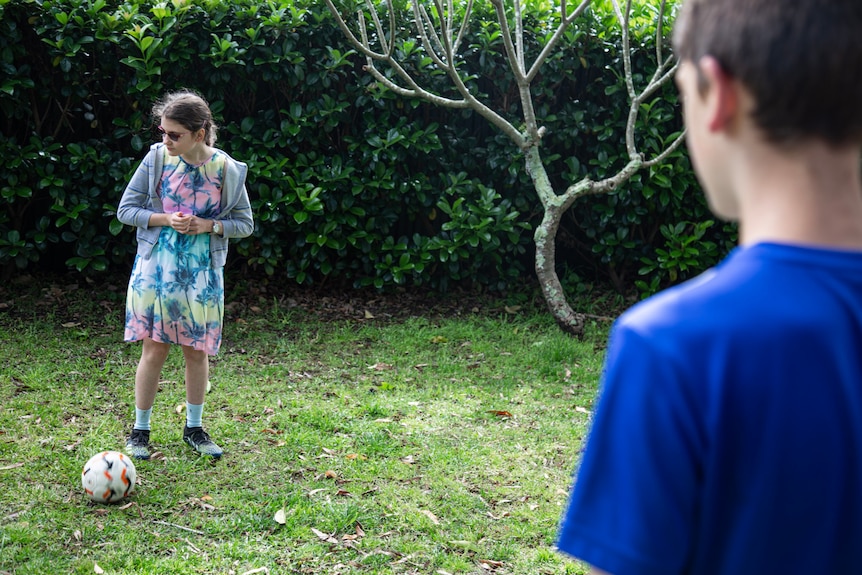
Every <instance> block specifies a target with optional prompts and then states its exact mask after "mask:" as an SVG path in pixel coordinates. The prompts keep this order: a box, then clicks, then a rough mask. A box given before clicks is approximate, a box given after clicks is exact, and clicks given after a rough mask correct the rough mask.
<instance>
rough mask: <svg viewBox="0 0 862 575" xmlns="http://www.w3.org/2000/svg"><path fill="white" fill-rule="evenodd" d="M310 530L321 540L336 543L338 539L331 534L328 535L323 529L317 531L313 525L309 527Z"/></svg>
mask: <svg viewBox="0 0 862 575" xmlns="http://www.w3.org/2000/svg"><path fill="white" fill-rule="evenodd" d="M311 532H312V533H314V534H315V535H317V538H318V539H320V540H321V541H326V542H327V543H338V539H336V538H335V537H333V536H332V535H330V534H328V533H324V532H323V531H319V530H317V529H315V528H314V527H312V528H311Z"/></svg>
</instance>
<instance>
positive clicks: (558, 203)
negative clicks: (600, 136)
mask: <svg viewBox="0 0 862 575" xmlns="http://www.w3.org/2000/svg"><path fill="white" fill-rule="evenodd" d="M324 1H325V2H326V5H327V7H328V8H329V10H330V11H331V12H332V14H333V16H334V17H335V19H336V21H337V22H338V26H339V27H340V28H341V30H342V32H343V33H344V34H345V36H346V37H347V38H348V39H349V41H350V43H351V44H353V46H354V47H355V48H356V49H357V50H358V51H359V52H360V53H361V54H363V55H364V56H365V58H366V65H365V67H364V69H365V70H366V71H367V72H368V73H369V74H371V75H372V76H373V77H374V78H375V79H376V80H377V81H378V82H379V83H380V84H382V85H383V86H385V87H386V88H388V89H389V90H392V91H393V92H395V93H396V94H400V95H402V96H405V97H410V98H421V99H423V100H426V101H428V102H431V103H433V104H437V105H439V106H445V107H449V108H469V109H471V110H473V111H475V112H477V113H478V114H480V115H481V116H482V117H484V118H485V119H486V120H488V121H489V122H490V123H491V124H493V125H494V126H496V127H497V128H499V129H500V130H501V131H502V132H503V133H504V134H506V135H507V136H508V137H509V138H510V139H511V140H512V142H514V143H515V145H517V146H518V148H519V149H520V150H521V152H522V153H523V154H524V157H525V159H526V170H527V173H528V174H529V176H530V178H531V179H532V181H533V186H534V188H535V191H536V193H537V194H538V196H539V200H540V201H541V203H542V207H543V209H544V215H543V218H542V222H541V223H540V224H539V226H538V227H537V228H536V231H535V234H534V240H535V243H536V258H535V267H536V274H537V276H538V278H539V283H540V285H541V288H542V293H543V295H544V297H545V301H546V302H547V305H548V309H549V310H550V312H551V314H552V315H553V317H554V318H555V319H556V321H557V323H558V324H559V325H560V327H561V328H562V329H563V330H564V331H566V332H568V333H571V334H573V335H578V336H580V335H581V334H582V333H583V328H584V315H583V314H580V313H576V312H575V311H574V310H572V308H571V306H570V305H569V303H568V301H567V300H566V296H565V293H564V291H563V287H562V284H561V283H560V279H559V277H558V276H557V272H556V269H555V263H556V248H555V238H556V234H557V230H558V228H559V225H560V221H561V219H562V216H563V214H564V213H565V212H566V210H568V209H569V207H571V205H572V204H573V203H574V202H575V200H577V199H578V198H580V197H583V196H586V195H590V194H601V193H605V192H609V191H611V190H614V189H615V188H617V187H618V186H620V185H621V184H623V183H624V182H626V181H627V180H628V179H629V178H631V177H632V176H633V175H634V174H635V173H637V172H638V171H639V170H641V169H644V168H648V167H649V166H652V165H654V164H657V163H659V162H661V161H662V160H664V159H665V157H667V156H668V155H669V154H670V153H671V152H673V151H674V150H675V149H676V148H677V147H678V146H679V145H680V143H681V142H682V139H683V135H682V134H681V135H680V136H679V137H678V138H676V139H675V140H674V141H673V142H672V143H671V144H670V146H668V147H667V148H666V149H665V150H664V151H663V152H661V153H660V154H658V155H657V156H656V157H654V158H651V159H645V158H644V157H643V155H642V154H641V153H640V152H639V150H638V146H637V141H636V139H635V125H636V123H637V119H638V112H639V110H640V108H641V105H642V104H643V103H645V102H648V101H649V99H650V98H651V97H653V96H654V95H655V93H656V91H657V90H658V89H659V88H660V87H661V86H662V85H664V84H665V83H666V82H668V81H669V80H670V79H671V78H672V77H673V74H674V73H675V71H676V68H677V65H678V62H677V61H676V59H675V58H674V57H673V55H670V54H668V55H665V54H664V53H663V50H662V46H663V37H662V30H663V18H664V16H665V12H666V9H667V0H661V5H660V7H659V10H658V15H657V25H656V41H655V50H656V53H655V64H656V69H655V72H654V74H653V75H652V77H651V78H650V79H649V81H648V82H647V83H646V85H645V86H643V87H637V86H635V81H634V77H633V74H632V50H631V47H630V45H629V44H630V26H629V18H630V14H631V5H632V0H627V1H626V2H625V5H622V4H621V3H620V0H612V3H613V7H614V12H615V14H616V18H617V21H618V23H619V25H620V26H621V40H622V60H623V74H624V78H625V85H626V90H627V93H628V99H629V104H630V107H629V113H628V120H627V123H626V133H625V140H626V151H627V153H628V163H627V164H626V165H625V166H623V167H622V168H621V169H620V170H619V171H618V172H617V173H616V174H614V175H613V176H610V177H607V178H604V179H601V180H598V181H594V180H592V179H590V178H585V179H583V180H580V181H578V182H576V183H574V184H572V185H570V186H569V187H568V188H566V189H565V190H564V191H563V192H562V193H557V192H556V191H555V190H554V188H553V185H552V184H551V181H550V179H549V178H548V174H547V171H546V169H545V165H544V163H543V161H542V156H541V153H540V146H541V143H542V136H543V134H544V132H545V129H544V127H543V126H541V125H540V120H539V119H538V118H536V112H535V108H534V106H533V97H532V94H531V89H530V87H531V85H532V83H533V81H534V80H535V78H536V76H537V74H538V73H539V70H540V69H541V67H542V64H543V63H544V62H545V61H546V60H547V58H548V56H549V55H550V54H552V53H553V52H554V51H555V50H556V49H557V48H558V47H559V45H560V43H561V41H562V39H563V37H564V33H565V32H566V30H567V29H568V27H569V26H571V25H572V24H573V23H574V22H575V20H577V18H578V17H579V16H581V15H582V14H583V12H584V10H586V9H587V7H588V6H589V4H590V0H583V1H582V2H581V3H580V4H579V5H578V6H577V7H576V8H574V10H572V11H569V6H568V3H567V0H562V1H561V2H560V9H559V22H558V24H557V27H556V29H555V31H554V32H553V34H552V35H551V36H550V40H548V41H547V43H546V44H545V45H544V46H543V47H542V49H541V51H540V52H539V54H538V56H536V58H535V59H534V60H533V62H532V63H530V64H529V66H528V63H527V61H526V49H525V44H524V25H523V13H522V1H523V0H511V6H509V5H508V4H509V3H510V0H489V1H490V3H491V4H492V5H493V7H494V10H495V13H496V16H497V24H498V26H499V31H500V34H501V37H502V39H503V43H504V46H505V50H506V58H507V60H508V62H509V65H510V67H511V70H512V74H513V76H514V79H515V82H516V84H517V88H518V93H519V96H520V104H521V106H520V107H521V113H522V116H523V118H522V119H523V123H521V122H519V124H520V126H521V127H520V128H516V127H515V125H513V123H512V122H510V121H508V120H507V119H505V118H504V117H502V116H501V115H500V114H499V113H497V112H496V111H494V110H493V109H491V108H490V107H489V106H488V105H487V104H486V103H485V102H483V101H482V100H480V99H479V98H477V97H476V96H475V95H474V94H473V93H471V91H470V90H469V89H468V86H467V79H466V78H467V74H466V72H465V71H464V70H463V69H462V68H459V66H458V63H459V61H460V60H461V58H460V56H459V50H460V48H461V43H462V41H463V39H464V35H465V32H466V30H467V27H468V25H469V23H470V18H471V15H472V9H473V0H462V1H461V2H460V3H459V5H458V6H455V5H453V1H454V0H424V2H423V0H410V5H411V7H412V15H413V25H414V27H415V31H416V33H417V34H418V37H419V38H420V39H421V43H422V48H423V49H424V53H425V55H427V57H429V58H430V59H431V62H433V65H434V66H436V68H437V69H439V70H442V71H444V72H445V73H446V75H447V76H448V78H449V81H450V82H451V84H452V86H453V87H454V88H455V90H456V92H457V96H456V97H447V96H443V95H440V94H438V93H435V92H434V91H433V90H432V89H430V88H428V87H423V86H422V85H421V84H420V82H421V81H422V79H421V78H418V77H414V75H413V74H411V73H410V72H409V71H408V69H407V67H405V63H404V62H399V60H398V59H397V58H396V56H395V54H396V50H395V48H396V37H397V27H396V16H395V8H394V7H393V6H392V0H385V2H386V10H385V11H383V10H380V11H378V9H377V8H376V7H375V5H374V3H373V2H372V0H365V5H364V9H363V8H362V6H361V3H360V7H359V9H358V10H357V11H356V23H355V24H356V28H357V30H358V36H357V34H356V33H354V32H353V30H351V28H350V26H348V24H347V22H346V21H345V19H344V17H343V16H342V15H341V13H340V12H339V10H338V9H337V8H336V6H335V5H334V4H333V2H332V0H324ZM465 3H466V5H464V4H465ZM386 12H388V29H386V28H384V24H383V21H384V18H381V14H382V13H383V14H385V13H386ZM459 14H460V22H456V18H459ZM369 18H370V20H371V26H370V29H369V22H368V19H369ZM378 65H383V66H388V67H389V68H390V69H391V71H392V72H394V73H393V74H391V75H390V76H387V75H386V74H384V73H383V72H381V70H380V69H378V67H377V66H378ZM426 81H427V79H426ZM426 83H427V82H426Z"/></svg>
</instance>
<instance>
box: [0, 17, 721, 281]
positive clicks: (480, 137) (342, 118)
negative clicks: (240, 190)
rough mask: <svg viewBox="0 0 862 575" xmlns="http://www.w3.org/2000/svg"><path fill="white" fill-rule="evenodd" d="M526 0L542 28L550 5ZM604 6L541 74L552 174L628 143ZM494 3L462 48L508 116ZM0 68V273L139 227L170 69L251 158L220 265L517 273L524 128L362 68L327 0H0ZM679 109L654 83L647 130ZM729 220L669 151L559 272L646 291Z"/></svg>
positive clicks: (596, 219) (351, 272)
mask: <svg viewBox="0 0 862 575" xmlns="http://www.w3.org/2000/svg"><path fill="white" fill-rule="evenodd" d="M637 4H639V5H640V7H639V8H638V10H640V11H641V14H640V16H641V17H640V18H639V19H638V18H635V20H634V22H635V23H636V26H639V28H638V29H637V30H636V37H637V38H638V42H637V44H636V45H635V47H634V50H636V57H635V62H636V65H638V66H640V67H643V68H644V69H645V68H646V66H647V61H646V55H648V54H649V53H650V52H651V50H652V47H653V44H652V42H654V41H655V40H654V36H653V33H652V30H651V29H650V26H649V24H648V22H650V21H651V19H650V18H648V16H650V10H651V9H652V8H651V6H650V4H649V3H637ZM486 8H487V10H490V8H489V7H486ZM527 8H528V9H527V15H526V18H525V25H526V26H527V29H528V31H529V35H528V36H529V39H530V42H532V43H533V44H534V45H535V46H536V49H537V50H538V49H540V48H541V46H542V43H543V42H544V40H545V38H546V32H547V29H548V21H547V18H548V14H549V13H548V10H549V8H548V7H547V6H544V3H542V2H533V3H528V7H527ZM479 12H480V13H481V10H480V11H479ZM489 14H490V12H489ZM609 16H610V14H609V13H608V11H607V9H606V8H603V7H602V4H601V3H598V5H597V6H596V7H595V9H594V10H592V11H589V12H588V13H587V14H586V15H585V16H584V18H583V19H582V21H581V22H580V23H578V25H577V26H576V27H574V28H572V29H571V30H570V32H569V34H568V36H567V38H566V41H565V43H564V46H563V47H562V49H561V50H559V51H558V53H557V54H555V55H554V56H553V57H552V58H551V59H550V60H549V61H548V62H547V63H546V65H545V67H544V68H543V70H542V76H541V78H540V79H539V81H537V82H536V88H537V89H536V93H535V98H536V101H537V104H538V105H537V113H538V114H539V115H540V117H541V118H543V123H544V125H545V126H546V127H547V130H548V132H547V136H546V137H545V142H544V145H545V151H544V152H543V154H544V157H545V159H546V164H547V165H548V167H549V173H550V176H551V177H552V178H553V179H556V180H557V183H559V184H560V186H561V187H562V185H563V184H566V183H571V182H573V181H575V180H577V179H580V178H583V177H585V176H594V177H599V176H602V175H603V174H605V173H607V172H609V171H611V170H613V169H614V168H615V167H616V166H618V165H620V164H621V163H624V161H625V157H624V156H625V145H624V134H623V127H624V124H625V118H624V117H623V110H625V109H626V106H625V94H624V90H623V85H622V80H621V78H620V77H619V76H618V75H617V73H616V72H615V70H619V69H620V66H619V62H618V59H619V45H618V44H619V43H618V42H617V41H616V39H617V35H616V32H615V31H614V29H613V25H612V20H611V19H610V18H609ZM405 17H406V16H405ZM491 21H492V20H491V19H490V18H476V19H475V20H474V22H473V25H472V27H471V29H470V30H469V36H468V38H467V40H465V42H466V45H468V46H469V47H470V49H469V51H468V52H467V54H466V59H467V61H466V62H465V64H464V65H465V66H470V67H471V69H474V70H476V73H475V80H474V82H475V89H476V90H479V91H481V92H482V93H483V94H487V95H488V97H489V98H490V99H491V101H492V102H494V104H495V109H497V110H499V111H500V112H501V113H502V114H510V115H512V116H513V117H514V115H515V114H514V112H515V109H514V108H513V107H514V106H516V105H517V98H516V97H515V96H516V95H515V94H513V93H512V86H513V83H512V82H511V78H510V76H509V71H508V69H507V67H506V65H505V64H504V60H503V48H502V45H501V40H500V37H499V34H498V33H497V31H496V30H495V29H494V27H493V26H492V25H491V24H490V22H491ZM638 22H640V24H638ZM405 25H406V23H405ZM401 49H408V50H409V45H405V46H402V47H401ZM416 65H417V66H421V65H422V62H417V63H416ZM0 69H2V74H0V108H2V113H3V120H2V125H0V128H2V129H0V154H2V158H3V161H2V162H0V195H2V198H3V203H2V207H0V267H2V269H3V270H4V271H5V273H6V274H8V273H11V272H12V271H14V270H25V269H28V268H34V267H35V266H49V267H53V268H55V269H63V268H64V267H71V268H73V269H77V270H79V271H83V272H85V273H88V274H98V273H100V272H104V271H106V270H110V269H112V268H114V269H115V268H117V267H120V266H128V265H130V262H131V260H132V257H133V253H134V249H133V242H134V240H133V234H132V231H131V230H130V229H128V228H125V229H124V227H123V226H122V225H120V224H119V222H118V221H117V220H116V217H115V209H116V205H117V202H118V201H119V198H120V195H121V194H122V191H123V189H124V187H125V185H126V182H127V181H128V178H129V176H130V175H131V173H132V171H133V170H134V168H135V166H136V165H137V163H138V162H139V161H140V159H141V158H142V157H143V154H144V151H145V150H146V147H147V145H148V144H149V143H150V142H151V141H153V140H154V137H155V136H154V133H153V127H154V124H153V121H152V118H151V117H150V115H149V111H150V107H151V105H152V102H153V101H154V100H155V99H157V98H158V97H159V96H160V95H161V94H163V93H164V92H165V91H168V90H171V89H176V88H180V87H187V88H192V89H195V90H197V91H199V92H200V93H201V94H202V95H204V97H206V98H207V99H208V100H209V101H210V103H211V105H212V108H213V111H214V113H215V115H216V118H217V121H218V122H219V123H220V124H221V130H220V132H219V142H218V144H217V145H218V146H219V147H221V148H223V149H224V150H225V151H227V152H228V153H230V154H231V155H233V156H234V157H236V158H238V159H241V160H243V161H246V162H247V163H248V164H249V168H250V172H249V192H250V196H251V199H252V204H253V208H254V211H255V216H256V220H257V226H256V229H255V232H254V234H253V235H252V236H251V237H249V238H245V239H243V240H241V241H238V242H237V243H236V244H234V248H233V250H234V251H233V253H234V257H233V258H232V259H231V262H232V264H231V265H239V266H246V267H248V268H251V269H254V270H261V271H264V272H266V273H268V274H276V275H281V274H283V275H286V276H287V277H289V278H292V279H293V280H294V281H296V282H299V283H310V282H324V281H329V282H330V283H335V284H337V285H353V286H369V285H370V286H375V287H378V288H382V287H386V286H390V285H396V284H407V285H417V284H426V285H430V286H432V287H436V288H440V289H444V288H446V287H447V285H450V284H453V283H460V282H471V283H478V284H481V285H484V286H487V287H490V288H504V287H506V286H507V285H510V284H511V283H512V282H514V281H517V280H518V278H521V277H523V276H524V275H525V274H527V273H529V270H530V267H531V265H532V264H531V253H532V249H531V242H532V240H531V234H530V233H529V230H530V228H531V227H532V225H533V224H534V223H535V221H536V218H537V217H538V216H539V207H538V206H536V205H535V200H534V199H533V198H534V196H533V194H532V187H531V184H530V182H529V179H528V177H527V175H526V174H525V173H524V172H523V158H521V157H520V155H519V152H518V150H517V149H515V148H514V146H512V145H511V144H510V143H509V141H508V140H507V139H506V138H505V137H503V136H502V135H501V134H499V133H496V132H495V131H494V129H493V128H492V127H491V126H489V125H488V124H487V123H486V122H485V121H484V120H483V119H481V118H479V117H477V116H476V115H474V114H472V113H469V112H458V111H452V110H445V109H438V108H435V107H433V106H430V105H428V104H424V103H419V102H418V101H410V100H405V99H403V98H401V97H398V96H396V95H394V94H391V93H389V92H387V91H386V90H383V89H381V88H380V87H379V86H377V85H375V84H374V83H373V82H372V81H371V79H370V78H369V76H368V75H366V74H365V73H364V72H363V70H362V60H361V59H360V58H359V57H358V56H357V55H356V54H355V53H354V52H353V51H352V50H350V48H349V46H348V44H347V43H346V41H345V39H344V38H343V37H342V35H341V32H340V31H339V30H338V28H337V27H336V26H335V24H334V22H333V20H332V17H331V15H330V14H329V13H328V11H327V10H326V8H325V7H324V6H323V4H322V3H319V2H314V1H311V0H293V1H290V0H268V1H265V2H260V1H259V0H239V1H233V2H224V1H216V0H171V1H167V2H152V1H151V0H147V1H138V0H132V1H127V2H122V3H120V2H117V1H115V0H113V1H112V0H42V1H34V0H0ZM440 82H441V86H442V85H445V79H442V78H441V79H440ZM679 130H680V119H679V114H678V113H677V110H676V94H675V93H674V91H673V90H672V89H668V90H667V93H666V94H665V98H664V101H663V102H662V104H661V105H657V106H655V108H654V109H647V110H644V113H643V114H642V126H641V128H640V134H641V136H640V137H642V138H643V143H644V149H646V150H655V151H657V150H659V149H661V148H662V146H663V145H664V144H665V143H667V142H669V141H670V140H671V139H672V137H673V135H674V134H676V133H678V131H679ZM733 239H734V231H733V230H732V229H730V228H728V227H727V226H724V227H722V226H721V225H718V224H714V223H713V222H712V221H711V220H710V219H709V217H708V211H707V209H706V205H705V203H704V201H703V199H702V197H701V194H700V193H699V192H698V191H697V184H696V181H695V178H694V176H693V173H692V170H691V166H690V164H689V162H688V159H687V157H686V155H685V153H684V152H683V151H679V152H677V153H675V154H674V155H673V156H672V157H670V158H669V159H668V161H667V162H665V163H664V164H662V165H661V166H657V167H655V168H654V169H653V170H651V172H650V173H648V174H647V173H643V174H640V175H638V176H635V178H634V179H633V180H632V181H631V182H629V183H628V185H626V186H625V187H624V188H622V189H619V190H617V191H615V192H614V193H612V194H608V195H605V196H596V197H591V198H588V199H585V200H583V201H581V202H579V203H578V204H577V205H576V206H575V207H574V208H573V209H572V210H571V211H570V217H569V218H567V221H566V222H565V225H564V227H563V229H562V230H561V232H560V240H559V241H560V242H561V244H562V245H561V250H560V252H561V254H563V255H562V257H560V258H559V259H560V265H561V266H566V267H567V269H568V270H570V273H569V274H568V277H570V278H573V279H574V280H577V281H583V280H586V281H591V282H592V281H606V280H610V281H612V282H613V283H614V284H615V285H616V287H617V288H619V289H621V290H626V289H629V288H632V287H633V286H634V285H636V282H637V286H638V287H639V288H640V289H641V291H642V292H652V291H655V290H656V289H658V288H659V287H662V286H664V285H666V284H668V283H670V282H674V281H679V280H681V279H684V278H685V277H688V276H690V275H691V274H693V273H695V272H697V271H699V270H701V269H703V268H704V267H707V266H709V265H712V264H713V263H715V261H716V260H717V259H718V258H719V257H720V256H721V255H722V254H723V253H724V251H725V250H726V249H727V246H729V245H730V243H731V242H732V241H733Z"/></svg>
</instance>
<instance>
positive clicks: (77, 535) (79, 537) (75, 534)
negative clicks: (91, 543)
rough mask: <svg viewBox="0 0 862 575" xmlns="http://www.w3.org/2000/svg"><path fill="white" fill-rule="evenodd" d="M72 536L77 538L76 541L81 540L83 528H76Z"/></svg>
mask: <svg viewBox="0 0 862 575" xmlns="http://www.w3.org/2000/svg"><path fill="white" fill-rule="evenodd" d="M72 537H74V538H75V541H80V540H81V530H80V529H75V532H74V533H72Z"/></svg>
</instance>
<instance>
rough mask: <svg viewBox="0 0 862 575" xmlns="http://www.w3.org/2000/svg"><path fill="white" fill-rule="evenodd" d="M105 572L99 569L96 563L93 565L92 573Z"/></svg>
mask: <svg viewBox="0 0 862 575" xmlns="http://www.w3.org/2000/svg"><path fill="white" fill-rule="evenodd" d="M104 572H105V570H104V569H102V568H101V567H99V564H98V563H93V573H104Z"/></svg>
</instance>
